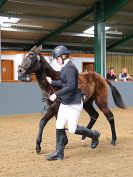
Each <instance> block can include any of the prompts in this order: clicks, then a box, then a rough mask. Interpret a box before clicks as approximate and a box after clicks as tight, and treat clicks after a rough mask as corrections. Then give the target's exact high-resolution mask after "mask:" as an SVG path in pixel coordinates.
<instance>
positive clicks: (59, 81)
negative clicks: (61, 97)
mask: <svg viewBox="0 0 133 177" xmlns="http://www.w3.org/2000/svg"><path fill="white" fill-rule="evenodd" d="M51 84H52V85H53V86H55V87H60V88H62V87H63V84H62V82H61V80H52V82H51Z"/></svg>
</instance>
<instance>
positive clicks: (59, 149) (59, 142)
mask: <svg viewBox="0 0 133 177" xmlns="http://www.w3.org/2000/svg"><path fill="white" fill-rule="evenodd" d="M67 143H68V139H67V136H66V132H65V130H64V129H56V151H55V152H54V153H52V154H51V155H49V156H48V158H47V160H63V159H64V148H65V146H66V144H67Z"/></svg>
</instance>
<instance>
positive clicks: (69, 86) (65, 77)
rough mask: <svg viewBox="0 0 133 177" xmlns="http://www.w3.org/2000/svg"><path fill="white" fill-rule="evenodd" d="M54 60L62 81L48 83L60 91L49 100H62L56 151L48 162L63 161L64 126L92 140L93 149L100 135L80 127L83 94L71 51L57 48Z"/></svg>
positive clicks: (57, 124) (65, 139)
mask: <svg viewBox="0 0 133 177" xmlns="http://www.w3.org/2000/svg"><path fill="white" fill-rule="evenodd" d="M53 58H55V59H56V62H57V63H58V64H59V65H61V67H62V69H61V73H60V80H54V81H53V80H52V79H51V78H50V77H46V79H47V81H48V82H49V83H50V84H52V85H53V86H56V87H59V88H60V90H58V91H56V92H55V93H54V94H52V95H51V96H50V97H49V99H50V100H51V101H53V102H54V101H55V100H56V99H58V100H61V104H60V107H59V110H58V115H57V120H56V151H55V152H54V153H53V154H51V155H49V156H48V158H47V160H63V159H64V148H65V145H66V144H67V141H68V140H67V136H66V133H65V129H64V126H65V124H66V123H67V126H68V131H69V132H70V133H74V134H77V135H83V136H86V137H89V138H91V139H92V143H91V148H92V149H95V148H96V147H97V145H98V143H99V136H100V133H99V132H98V131H97V130H91V129H88V128H87V127H84V126H79V125H78V121H79V116H80V112H81V111H82V108H83V101H82V94H81V91H80V90H79V89H78V70H77V68H76V67H75V65H74V64H73V63H72V62H71V60H70V51H69V50H68V49H67V48H66V47H65V46H57V47H56V48H55V49H54V51H53Z"/></svg>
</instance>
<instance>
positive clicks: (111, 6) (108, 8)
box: [104, 0, 129, 21]
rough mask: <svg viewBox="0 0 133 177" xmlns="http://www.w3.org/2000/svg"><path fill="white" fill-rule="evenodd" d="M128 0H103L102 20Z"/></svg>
mask: <svg viewBox="0 0 133 177" xmlns="http://www.w3.org/2000/svg"><path fill="white" fill-rule="evenodd" d="M128 2H129V0H113V1H110V0H104V21H106V20H107V19H108V18H110V17H111V16H112V15H114V14H115V13H116V12H117V11H118V10H120V9H121V8H122V7H123V6H124V5H126V4H127V3H128Z"/></svg>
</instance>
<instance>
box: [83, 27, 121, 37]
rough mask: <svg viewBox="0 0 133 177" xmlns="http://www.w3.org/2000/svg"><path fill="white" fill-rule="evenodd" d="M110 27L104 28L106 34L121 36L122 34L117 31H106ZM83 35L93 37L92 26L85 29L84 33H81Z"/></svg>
mask: <svg viewBox="0 0 133 177" xmlns="http://www.w3.org/2000/svg"><path fill="white" fill-rule="evenodd" d="M110 28H111V27H109V26H105V31H106V34H118V35H122V32H119V31H117V29H116V30H115V31H108V29H110ZM83 34H85V35H88V36H90V37H92V36H93V37H94V26H92V27H90V28H88V29H86V30H85V31H83Z"/></svg>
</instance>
